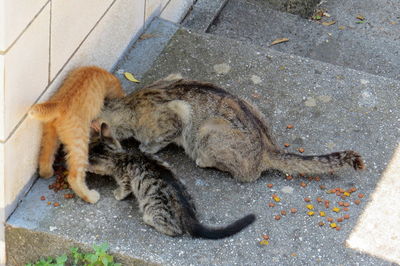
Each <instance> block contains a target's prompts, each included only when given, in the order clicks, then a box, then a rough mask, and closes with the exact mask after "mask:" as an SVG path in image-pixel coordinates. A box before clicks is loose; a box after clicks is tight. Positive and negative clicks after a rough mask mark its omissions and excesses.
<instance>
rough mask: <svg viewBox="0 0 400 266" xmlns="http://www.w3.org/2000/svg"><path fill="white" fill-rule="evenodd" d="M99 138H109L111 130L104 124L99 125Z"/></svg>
mask: <svg viewBox="0 0 400 266" xmlns="http://www.w3.org/2000/svg"><path fill="white" fill-rule="evenodd" d="M101 136H102V137H106V138H111V137H112V134H111V129H110V127H109V126H108V125H107V124H106V123H101Z"/></svg>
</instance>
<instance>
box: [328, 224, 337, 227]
mask: <svg viewBox="0 0 400 266" xmlns="http://www.w3.org/2000/svg"><path fill="white" fill-rule="evenodd" d="M329 226H330V227H332V228H336V227H337V225H336V223H331V224H330V225H329Z"/></svg>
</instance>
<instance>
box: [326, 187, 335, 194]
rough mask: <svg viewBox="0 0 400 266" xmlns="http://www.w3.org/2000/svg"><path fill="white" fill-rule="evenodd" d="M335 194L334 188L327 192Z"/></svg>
mask: <svg viewBox="0 0 400 266" xmlns="http://www.w3.org/2000/svg"><path fill="white" fill-rule="evenodd" d="M335 192H336V189H334V188H332V189H330V190H328V193H335Z"/></svg>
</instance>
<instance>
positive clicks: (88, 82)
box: [29, 66, 125, 203]
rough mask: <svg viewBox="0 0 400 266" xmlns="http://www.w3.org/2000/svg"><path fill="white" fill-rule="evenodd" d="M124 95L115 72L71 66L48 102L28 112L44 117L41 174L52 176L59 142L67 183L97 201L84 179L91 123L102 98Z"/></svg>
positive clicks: (95, 193) (97, 197) (84, 195)
mask: <svg viewBox="0 0 400 266" xmlns="http://www.w3.org/2000/svg"><path fill="white" fill-rule="evenodd" d="M124 95H125V93H124V92H123V90H122V87H121V84H120V82H119V80H118V79H117V78H116V77H115V76H114V75H112V74H111V73H109V72H108V71H106V70H104V69H102V68H99V67H95V66H88V67H80V68H77V69H75V70H73V71H72V72H71V73H69V75H68V77H67V78H66V79H65V81H64V83H63V84H62V86H61V87H60V88H59V89H58V91H57V92H56V93H55V94H54V95H53V96H52V97H51V98H50V99H49V100H48V101H47V102H45V103H41V104H35V105H34V106H33V107H32V109H31V110H30V111H29V116H30V117H33V118H36V119H38V120H41V121H43V133H42V142H41V148H40V154H39V174H40V176H41V177H43V178H49V177H51V176H53V174H54V170H53V162H54V155H55V153H56V151H57V149H58V147H59V146H60V142H62V143H63V144H64V148H65V149H66V152H67V157H66V158H67V164H68V170H69V171H68V172H69V173H68V183H69V185H70V186H71V188H72V189H73V190H74V191H75V193H76V194H77V195H78V196H79V197H81V198H82V199H83V200H85V201H87V202H90V203H95V202H97V201H98V200H99V198H100V195H99V193H98V192H97V191H95V190H90V189H89V188H88V187H87V185H86V182H85V175H86V167H87V164H88V147H89V137H90V124H91V121H92V120H93V119H95V118H96V117H97V116H98V114H99V113H100V111H101V108H102V107H103V104H104V98H118V97H122V96H124Z"/></svg>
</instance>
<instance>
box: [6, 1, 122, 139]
mask: <svg viewBox="0 0 400 266" xmlns="http://www.w3.org/2000/svg"><path fill="white" fill-rule="evenodd" d="M116 1H117V0H114V1H113V2H112V3H111V4H110V6H109V7H108V8H107V9H106V11H105V12H104V13H103V15H101V17H100V18H99V20H98V21H97V22H96V23H95V25H94V26H93V27H92V29H90V31H89V32H88V34H87V35H86V36H85V38H83V40H82V42H81V43H80V44H79V45H78V46H77V48H76V49H75V51H74V52H73V53H72V54H71V56H70V57H69V58H68V59H67V60H66V61H65V63H64V65H63V66H62V67H61V69H60V70H59V71H58V72H57V74H56V75H55V76H54V78H53V79H52V80H50V82H49V83H48V84H47V86H46V88H45V89H44V90H43V91H42V93H41V94H40V95H39V97H37V98H36V100H35V101H34V102H33V104H32V105H34V104H36V103H37V102H38V101H39V100H40V98H41V97H42V96H43V95H44V94H45V93H46V92H47V90H48V89H49V87H50V86H51V85H52V84H53V82H54V81H55V80H56V79H57V77H58V76H59V75H60V73H61V72H62V71H63V70H64V68H65V66H66V65H67V64H68V63H69V61H70V60H71V58H72V57H73V56H74V55H75V54H76V52H77V51H78V50H79V48H80V47H81V46H82V44H83V43H84V42H85V41H86V39H87V38H88V37H89V35H90V34H91V33H92V32H93V30H94V29H95V28H96V27H97V25H98V24H99V23H100V21H101V20H102V19H103V18H104V16H105V15H106V14H107V13H108V11H109V10H110V9H111V8H112V7H113V6H114V4H115V2H116ZM27 116H28V113H25V115H24V116H22V118H21V119H20V120H19V122H18V123H17V124H16V125H15V126H14V128H13V129H12V130H11V131H10V133H9V134H8V135H7V137H6V138H5V140H0V144H1V143H6V142H7V141H8V140H9V139H10V138H11V137H12V135H13V134H14V133H15V131H17V129H18V128H19V126H20V125H21V124H22V123H23V121H24V120H25V119H26V117H27Z"/></svg>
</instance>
